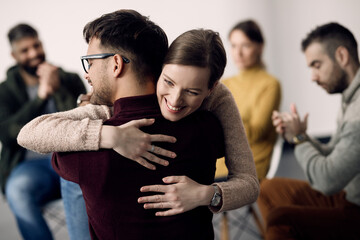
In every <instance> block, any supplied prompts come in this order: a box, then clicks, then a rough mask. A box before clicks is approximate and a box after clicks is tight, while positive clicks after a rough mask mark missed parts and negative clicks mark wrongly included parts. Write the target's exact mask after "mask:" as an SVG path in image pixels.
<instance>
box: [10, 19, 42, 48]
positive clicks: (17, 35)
mask: <svg viewBox="0 0 360 240" xmlns="http://www.w3.org/2000/svg"><path fill="white" fill-rule="evenodd" d="M25 37H34V38H35V37H38V33H37V31H36V30H35V29H34V28H33V27H31V26H30V25H28V24H25V23H20V24H18V25H16V26H14V27H13V28H11V29H10V31H9V33H8V39H9V42H10V44H12V43H13V42H15V41H18V40H20V39H23V38H25Z"/></svg>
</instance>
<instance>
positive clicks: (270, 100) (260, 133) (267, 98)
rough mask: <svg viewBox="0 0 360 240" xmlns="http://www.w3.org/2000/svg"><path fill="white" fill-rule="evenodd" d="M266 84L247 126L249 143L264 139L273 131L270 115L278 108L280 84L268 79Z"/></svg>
mask: <svg viewBox="0 0 360 240" xmlns="http://www.w3.org/2000/svg"><path fill="white" fill-rule="evenodd" d="M266 83H267V84H266V86H265V87H264V88H263V91H262V92H261V96H259V97H258V99H257V102H256V107H255V108H253V109H252V114H251V118H250V119H249V122H248V124H247V130H248V132H247V137H248V139H249V142H250V143H253V142H257V141H259V139H264V136H266V135H268V134H269V132H270V131H273V126H272V122H271V115H272V112H273V111H274V110H278V109H279V106H280V100H281V87H280V83H279V82H278V81H277V80H275V79H269V80H268V81H267V82H266Z"/></svg>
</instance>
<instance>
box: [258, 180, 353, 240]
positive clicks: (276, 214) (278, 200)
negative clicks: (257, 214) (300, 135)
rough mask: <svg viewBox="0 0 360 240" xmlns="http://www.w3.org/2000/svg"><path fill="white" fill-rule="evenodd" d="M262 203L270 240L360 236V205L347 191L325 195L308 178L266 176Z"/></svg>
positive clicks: (260, 206) (266, 231) (260, 197)
mask: <svg viewBox="0 0 360 240" xmlns="http://www.w3.org/2000/svg"><path fill="white" fill-rule="evenodd" d="M258 205H259V208H260V211H261V214H262V216H263V219H264V221H265V227H266V230H265V239H266V240H273V239H274V240H281V239H360V207H359V206H357V205H354V204H352V203H350V202H348V201H347V200H346V199H345V192H340V193H338V194H335V195H331V196H325V195H324V194H322V193H320V192H318V191H316V190H314V189H312V188H311V187H310V185H309V184H308V183H307V182H304V181H299V180H295V179H284V178H274V179H271V180H267V179H265V180H263V181H262V182H261V188H260V196H259V199H258Z"/></svg>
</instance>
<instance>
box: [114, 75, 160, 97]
mask: <svg viewBox="0 0 360 240" xmlns="http://www.w3.org/2000/svg"><path fill="white" fill-rule="evenodd" d="M119 84H121V87H119V88H118V90H117V92H116V94H115V98H114V102H115V101H116V100H117V99H119V98H125V97H136V96H143V95H149V94H154V93H155V83H154V81H152V80H150V79H149V80H146V81H144V83H143V84H140V83H139V82H138V81H135V80H130V81H123V82H122V83H119Z"/></svg>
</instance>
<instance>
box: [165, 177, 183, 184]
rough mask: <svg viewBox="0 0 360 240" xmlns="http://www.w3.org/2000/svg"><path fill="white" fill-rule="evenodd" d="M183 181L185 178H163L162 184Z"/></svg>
mask: <svg viewBox="0 0 360 240" xmlns="http://www.w3.org/2000/svg"><path fill="white" fill-rule="evenodd" d="M183 181H185V176H169V177H164V178H163V182H164V183H168V184H169V183H178V182H183Z"/></svg>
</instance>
